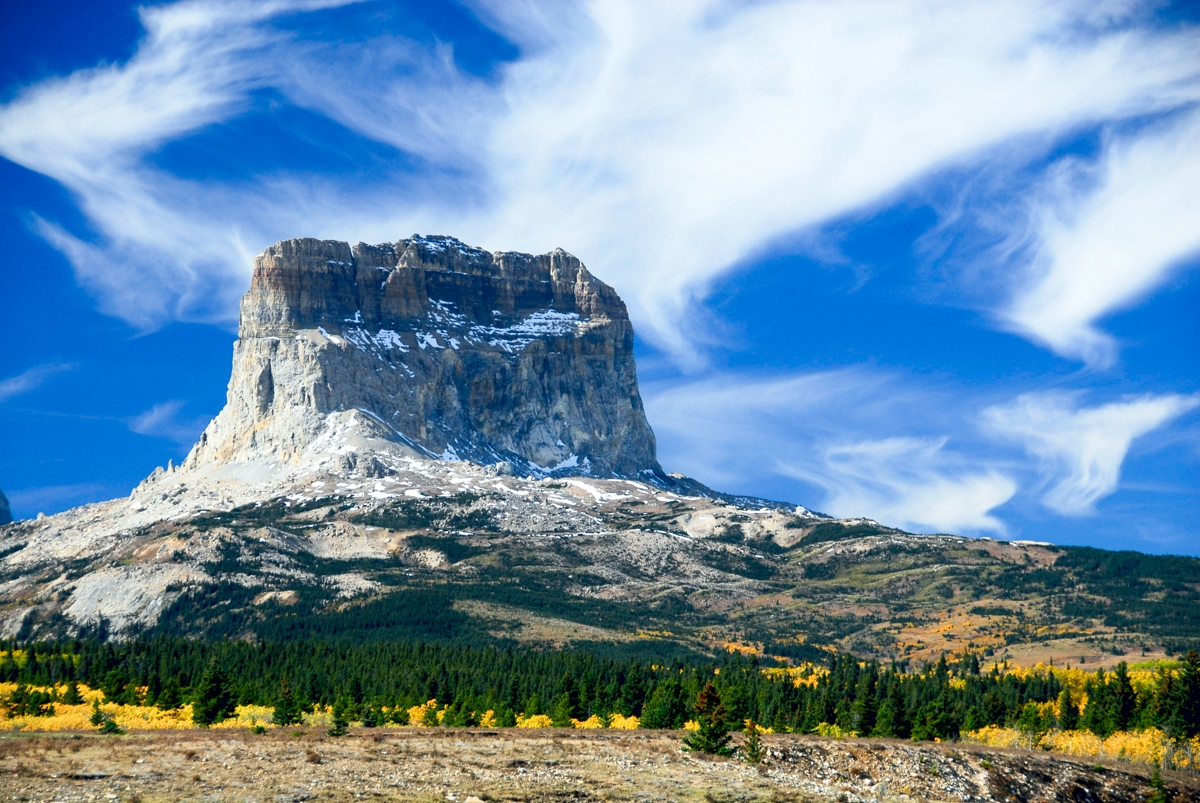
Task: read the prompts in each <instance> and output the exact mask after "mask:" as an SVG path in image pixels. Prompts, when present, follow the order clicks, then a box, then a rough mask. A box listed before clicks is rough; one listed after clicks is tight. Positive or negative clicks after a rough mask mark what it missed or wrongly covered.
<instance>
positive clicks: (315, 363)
mask: <svg viewBox="0 0 1200 803" xmlns="http://www.w3.org/2000/svg"><path fill="white" fill-rule="evenodd" d="M402 456H409V457H425V458H428V457H443V458H450V459H462V460H469V461H471V462H476V463H480V464H484V465H489V464H498V463H508V464H511V465H512V466H513V467H514V468H516V470H517V471H518V472H520V473H528V474H533V475H546V474H552V473H556V472H557V473H578V474H590V475H593V476H623V477H633V476H638V475H641V476H642V477H644V478H653V477H660V478H662V479H664V480H665V479H666V478H665V477H664V476H663V475H662V470H661V469H660V468H659V465H658V462H657V460H656V457H655V442H654V434H653V433H652V432H651V430H650V427H649V425H648V423H647V422H646V416H645V413H644V412H643V409H642V400H641V396H640V395H639V393H638V387H637V374H636V368H635V365H634V358H633V327H632V325H631V324H630V322H629V317H628V314H627V313H626V310H625V305H624V304H623V303H622V301H621V299H620V298H619V297H618V296H617V294H616V292H615V291H613V289H612V288H611V287H609V286H608V285H606V284H604V283H603V282H601V281H599V280H598V279H596V278H595V277H593V276H592V275H591V274H590V273H589V272H588V270H587V268H585V267H584V266H583V264H582V263H581V262H580V261H579V260H578V259H576V258H575V257H573V256H571V255H570V254H568V253H566V252H565V251H562V250H555V251H552V252H551V253H549V254H544V255H541V256H531V255H529V254H517V253H510V252H498V253H495V254H492V253H489V252H487V251H483V250H481V249H478V248H471V247H469V246H466V245H464V244H463V243H461V242H459V241H458V240H456V239H454V238H451V237H413V238H412V239H409V240H401V241H399V242H397V243H395V244H394V245H391V244H385V245H375V246H369V245H365V244H362V243H360V244H359V245H357V246H355V247H354V248H353V249H352V248H351V247H350V246H349V245H348V244H346V243H343V242H337V241H331V240H313V239H300V240H286V241H284V242H281V243H278V244H276V245H274V246H272V247H271V248H268V249H267V250H266V251H265V252H263V254H262V255H261V256H259V257H258V258H257V259H256V260H255V264H254V278H253V282H252V284H251V287H250V291H249V292H248V293H247V294H246V295H245V297H244V298H243V299H242V309H241V321H240V327H239V340H238V342H237V343H236V344H235V346H234V365H233V375H232V378H231V379H230V383H229V391H228V400H227V404H226V407H225V409H224V410H223V411H222V412H221V414H220V415H219V416H218V417H217V418H216V419H215V420H214V421H213V422H212V423H211V424H210V425H209V427H208V428H207V429H206V430H205V432H204V434H203V436H202V437H201V439H200V442H199V443H198V444H197V445H196V447H195V448H194V449H193V451H192V453H191V455H190V456H189V457H188V459H187V461H186V462H185V464H184V466H183V468H184V470H185V471H195V470H202V469H211V467H213V466H230V465H257V466H264V465H266V466H271V467H279V468H287V467H304V466H310V467H312V466H313V464H317V463H329V462H330V461H333V462H334V463H340V464H341V468H343V469H353V470H357V471H360V472H363V473H365V474H367V475H376V476H378V475H379V474H381V473H386V472H387V471H388V470H389V465H388V464H389V463H390V462H393V461H392V460H391V458H392V457H402ZM327 467H328V466H327Z"/></svg>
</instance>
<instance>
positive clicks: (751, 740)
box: [742, 720, 762, 764]
mask: <svg viewBox="0 0 1200 803" xmlns="http://www.w3.org/2000/svg"><path fill="white" fill-rule="evenodd" d="M742 752H743V753H744V754H745V756H746V761H748V762H750V763H751V764H757V763H758V762H760V761H762V738H761V737H760V735H759V730H758V725H756V724H755V723H754V720H749V721H747V722H746V744H745V745H744V746H743V747H742Z"/></svg>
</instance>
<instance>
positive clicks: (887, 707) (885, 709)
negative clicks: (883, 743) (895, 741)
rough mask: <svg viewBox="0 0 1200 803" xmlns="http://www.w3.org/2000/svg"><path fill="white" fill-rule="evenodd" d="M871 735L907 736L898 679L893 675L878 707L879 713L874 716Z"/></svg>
mask: <svg viewBox="0 0 1200 803" xmlns="http://www.w3.org/2000/svg"><path fill="white" fill-rule="evenodd" d="M871 735H872V736H882V737H884V738H903V737H905V736H907V735H908V718H907V716H906V715H905V709H904V696H903V694H901V691H900V679H899V678H897V677H896V676H895V675H893V676H892V679H891V682H890V683H889V684H888V689H887V695H886V696H885V697H884V698H883V705H881V706H879V711H878V713H877V714H876V715H875V727H874V728H872V729H871Z"/></svg>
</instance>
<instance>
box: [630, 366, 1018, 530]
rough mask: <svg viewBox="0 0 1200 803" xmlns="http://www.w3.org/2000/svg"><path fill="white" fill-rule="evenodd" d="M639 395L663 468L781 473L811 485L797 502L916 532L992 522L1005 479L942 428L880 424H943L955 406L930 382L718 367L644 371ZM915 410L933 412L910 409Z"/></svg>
mask: <svg viewBox="0 0 1200 803" xmlns="http://www.w3.org/2000/svg"><path fill="white" fill-rule="evenodd" d="M644 396H645V402H646V412H647V415H648V416H649V418H650V422H651V424H652V425H653V426H654V431H655V434H656V435H657V436H658V441H659V453H660V456H661V458H662V460H663V463H664V465H665V466H666V468H667V470H682V471H684V472H685V473H688V474H691V475H693V476H695V477H697V478H699V479H701V480H702V481H704V482H707V483H711V484H713V485H715V486H716V487H720V488H723V489H730V488H733V489H739V490H744V489H748V488H752V487H756V486H757V487H761V486H763V485H765V484H767V483H768V482H769V481H770V480H771V478H775V479H776V480H777V479H778V478H779V477H787V478H790V479H792V480H799V481H802V482H804V483H806V484H807V485H808V486H809V487H810V488H813V487H815V488H817V489H820V492H821V493H822V498H821V499H820V500H819V501H813V500H802V501H804V503H805V504H806V505H808V506H809V507H813V508H818V509H821V510H823V511H824V512H827V513H830V514H833V515H836V516H842V517H857V516H869V517H871V518H874V519H877V520H879V521H881V522H883V523H885V524H888V525H892V526H897V527H904V528H909V529H913V530H917V531H926V532H927V531H930V530H936V531H940V532H950V531H952V532H966V531H970V532H1003V531H1004V525H1003V523H1002V522H1001V521H1000V520H999V519H997V518H996V517H995V516H993V515H992V514H991V511H992V510H993V509H994V508H996V507H998V506H1000V505H1002V504H1004V503H1005V502H1006V501H1008V500H1009V499H1010V498H1011V497H1012V496H1013V494H1014V493H1015V492H1016V490H1017V484H1016V482H1015V481H1014V480H1013V479H1012V478H1011V477H1009V476H1008V474H1007V473H1006V472H1005V471H1004V470H1002V469H1000V468H995V467H992V466H990V465H986V464H984V465H981V464H979V462H978V461H973V460H970V459H968V458H967V457H965V456H963V454H961V453H960V452H957V451H955V450H953V449H950V448H947V443H948V439H947V438H946V437H945V436H929V437H919V438H915V437H894V436H888V435H886V434H881V433H887V432H888V431H898V430H902V429H903V428H905V427H908V428H912V427H916V428H921V427H922V426H925V425H927V424H928V425H930V426H934V427H936V426H937V425H938V424H939V423H940V425H941V426H943V427H945V426H953V425H954V424H955V423H957V422H956V421H955V420H954V419H955V418H956V416H957V414H956V412H955V411H954V405H953V404H952V403H950V402H948V400H947V399H945V398H944V397H943V396H942V394H940V393H939V392H937V391H936V390H929V389H920V388H913V387H911V386H908V385H907V384H906V383H905V382H902V381H901V380H900V379H899V378H898V377H896V376H892V375H889V374H883V373H880V372H878V371H872V370H868V369H864V368H849V369H839V370H834V371H820V372H813V373H807V374H799V375H791V376H786V375H785V376H752V375H745V374H722V375H716V376H711V377H706V378H703V379H694V380H683V381H678V382H658V383H655V382H652V383H648V384H647V385H646V387H645V390H644ZM922 410H924V411H926V413H925V416H926V417H930V412H929V411H936V412H935V413H933V417H934V418H936V419H937V420H936V421H935V420H930V421H921V420H919V419H920V418H921V417H922V414H921V411H922ZM776 484H778V483H776Z"/></svg>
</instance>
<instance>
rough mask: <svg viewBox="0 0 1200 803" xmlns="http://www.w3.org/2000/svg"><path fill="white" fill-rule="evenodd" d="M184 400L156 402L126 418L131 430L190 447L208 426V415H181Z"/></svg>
mask: <svg viewBox="0 0 1200 803" xmlns="http://www.w3.org/2000/svg"><path fill="white" fill-rule="evenodd" d="M184 406H185V405H184V402H181V401H176V400H171V401H165V402H162V403H160V404H156V405H154V406H153V407H151V408H150V409H149V410H146V411H145V412H143V413H140V414H138V415H136V416H133V417H132V418H130V419H128V420H127V421H126V423H127V424H128V426H129V430H130V431H131V432H136V433H137V434H139V435H149V436H150V437H154V438H165V439H166V440H170V441H174V442H175V443H177V444H179V445H180V446H187V447H190V446H192V444H194V443H195V442H196V439H197V438H199V437H200V433H201V432H203V431H204V428H205V427H206V426H208V422H209V420H210V419H209V418H208V417H196V416H193V417H186V416H184V415H182V413H183V408H184Z"/></svg>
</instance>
